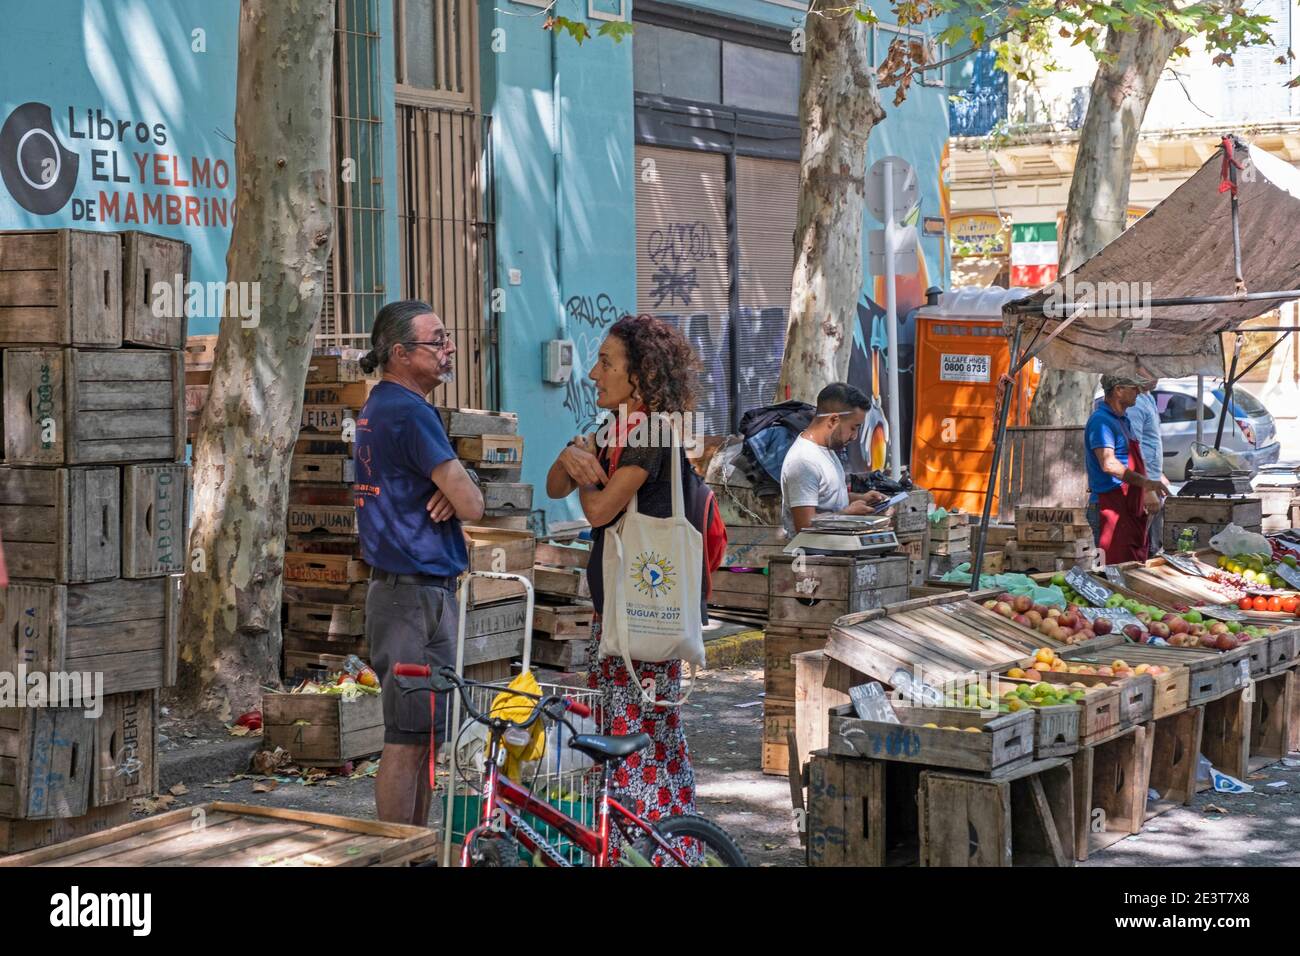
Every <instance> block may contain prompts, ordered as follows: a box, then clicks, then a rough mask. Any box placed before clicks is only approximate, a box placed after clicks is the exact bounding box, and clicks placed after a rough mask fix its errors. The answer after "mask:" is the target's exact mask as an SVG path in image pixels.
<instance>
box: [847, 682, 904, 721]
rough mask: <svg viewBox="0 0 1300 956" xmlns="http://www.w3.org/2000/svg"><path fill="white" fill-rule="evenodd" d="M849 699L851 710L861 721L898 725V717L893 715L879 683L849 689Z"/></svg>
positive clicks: (892, 710) (883, 689)
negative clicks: (851, 705) (851, 702)
mask: <svg viewBox="0 0 1300 956" xmlns="http://www.w3.org/2000/svg"><path fill="white" fill-rule="evenodd" d="M849 699H850V700H852V701H853V710H854V711H855V712H856V713H857V715H858V717H860V718H861V719H863V720H875V721H881V722H883V723H887V724H897V723H900V721H899V719H898V715H897V714H896V713H894V708H893V706H892V705H891V704H890V703H889V698H888V697H886V696H885V688H884V687H882V686H881V685H880V682H879V681H874V680H873V681H872V682H871V683H869V684H859V685H858V686H857V687H850V688H849Z"/></svg>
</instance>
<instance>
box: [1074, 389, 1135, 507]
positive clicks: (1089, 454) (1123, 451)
mask: <svg viewBox="0 0 1300 956" xmlns="http://www.w3.org/2000/svg"><path fill="white" fill-rule="evenodd" d="M1131 436H1132V432H1131V431H1130V430H1129V424H1128V419H1127V418H1125V417H1123V416H1121V415H1116V414H1115V413H1114V412H1112V411H1111V410H1110V406H1109V405H1107V404H1106V403H1105V402H1099V403H1098V404H1097V408H1096V410H1095V411H1094V412H1093V413H1092V414H1091V415H1090V416H1088V424H1087V425H1085V426H1084V428H1083V454H1084V461H1085V462H1086V463H1087V466H1088V491H1089V492H1090V494H1089V495H1088V501H1089V502H1090V503H1093V502H1096V500H1097V496H1098V495H1099V494H1105V493H1106V492H1108V491H1114V490H1115V489H1116V488H1118V487H1119V486H1120V485H1122V484H1123V482H1122V481H1120V480H1119V479H1118V478H1116V477H1115V476H1114V475H1108V474H1106V472H1104V471H1102V470H1101V462H1099V461H1097V456H1096V454H1095V453H1094V452H1093V449H1094V448H1113V449H1114V450H1115V460H1116V461H1118V462H1119V463H1120V464H1121V465H1124V466H1125V467H1127V466H1128V443H1129V438H1130V437H1131Z"/></svg>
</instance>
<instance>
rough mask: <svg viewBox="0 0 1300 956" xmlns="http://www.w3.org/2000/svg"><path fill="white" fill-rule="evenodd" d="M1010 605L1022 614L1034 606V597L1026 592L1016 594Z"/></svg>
mask: <svg viewBox="0 0 1300 956" xmlns="http://www.w3.org/2000/svg"><path fill="white" fill-rule="evenodd" d="M1011 606H1012V607H1014V608H1015V609H1016V611H1017V612H1018V613H1020V614H1024V613H1025V612H1026V611H1028V610H1029V609H1030V608H1031V607H1033V606H1034V599H1033V598H1031V597H1030V596H1029V595H1027V594H1017V595H1016V597H1015V599H1014V600H1013V601H1012V602H1011Z"/></svg>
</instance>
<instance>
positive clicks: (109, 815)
mask: <svg viewBox="0 0 1300 956" xmlns="http://www.w3.org/2000/svg"><path fill="white" fill-rule="evenodd" d="M130 819H131V804H130V803H114V804H110V805H108V806H105V807H94V808H92V809H90V810H87V811H86V812H85V813H83V814H82V815H81V816H79V817H57V818H55V819H53V820H8V819H5V818H4V817H0V857H3V856H5V855H7V854H10V853H25V852H27V851H28V850H37V849H40V848H41V847H46V846H53V845H54V844H56V843H63V842H64V841H66V840H74V839H76V838H77V837H82V836H88V835H89V834H92V833H99V832H100V831H102V830H107V829H109V828H110V827H116V826H120V825H121V824H123V823H126V822H127V821H128V820H130Z"/></svg>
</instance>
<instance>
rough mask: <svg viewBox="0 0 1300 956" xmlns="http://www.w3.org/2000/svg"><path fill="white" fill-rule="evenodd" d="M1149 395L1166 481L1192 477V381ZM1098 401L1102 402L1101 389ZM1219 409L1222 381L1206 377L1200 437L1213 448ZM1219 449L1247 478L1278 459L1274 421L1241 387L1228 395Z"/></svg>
mask: <svg viewBox="0 0 1300 956" xmlns="http://www.w3.org/2000/svg"><path fill="white" fill-rule="evenodd" d="M1152 396H1153V397H1154V398H1155V400H1156V409H1157V410H1158V411H1159V412H1160V437H1161V439H1162V440H1163V441H1164V451H1165V461H1164V473H1165V477H1166V478H1168V479H1169V480H1170V481H1186V480H1187V479H1189V478H1190V477H1191V474H1190V473H1189V471H1188V469H1189V468H1190V467H1191V463H1192V443H1193V442H1194V441H1196V378H1195V377H1194V376H1193V377H1189V378H1169V379H1161V380H1160V385H1159V386H1158V387H1157V388H1156V390H1155V391H1154V392H1152ZM1097 397H1098V398H1101V390H1100V389H1098V391H1097ZM1222 408H1223V382H1222V380H1221V379H1209V378H1207V379H1206V380H1205V402H1204V404H1203V406H1202V408H1201V418H1202V420H1203V422H1204V425H1203V426H1202V429H1203V431H1202V434H1203V436H1204V441H1205V444H1207V445H1210V446H1213V445H1214V435H1215V432H1216V431H1217V430H1218V427H1219V411H1220V409H1222ZM1220 447H1222V448H1224V449H1226V450H1228V451H1232V452H1235V453H1236V454H1237V455H1239V456H1240V457H1241V458H1242V459H1243V460H1245V461H1246V463H1247V464H1249V465H1250V468H1251V476H1252V477H1253V476H1254V475H1256V474H1258V473H1259V470H1260V469H1261V468H1263V467H1264V466H1265V465H1271V464H1273V463H1274V462H1276V461H1277V460H1278V458H1280V457H1281V454H1282V444H1281V442H1279V441H1278V440H1277V426H1276V425H1275V424H1274V422H1273V416H1272V415H1270V414H1269V412H1268V409H1266V408H1265V407H1264V405H1263V404H1262V403H1261V402H1260V400H1259V399H1257V398H1256V397H1255V396H1254V395H1252V394H1250V392H1248V391H1246V390H1245V389H1244V388H1242V387H1241V386H1240V385H1238V386H1237V387H1235V388H1234V389H1233V390H1232V409H1231V414H1230V415H1229V416H1228V418H1227V421H1225V422H1224V423H1223V443H1222V445H1221V446H1220Z"/></svg>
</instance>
